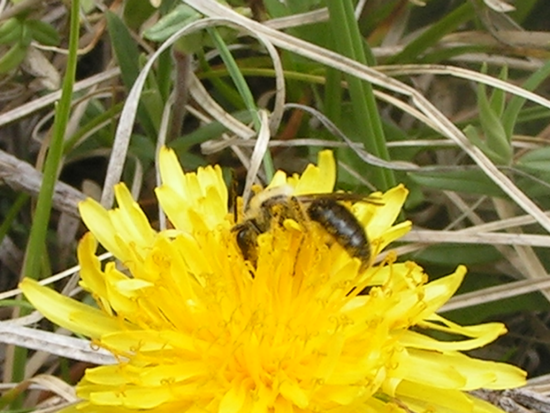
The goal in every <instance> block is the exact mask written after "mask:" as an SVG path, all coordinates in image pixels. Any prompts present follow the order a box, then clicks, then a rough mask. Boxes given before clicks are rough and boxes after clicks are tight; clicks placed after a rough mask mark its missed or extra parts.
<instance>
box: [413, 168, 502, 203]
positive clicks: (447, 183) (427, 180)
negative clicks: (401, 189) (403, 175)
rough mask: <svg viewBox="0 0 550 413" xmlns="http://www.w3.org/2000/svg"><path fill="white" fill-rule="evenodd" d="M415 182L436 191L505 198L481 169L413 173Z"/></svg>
mask: <svg viewBox="0 0 550 413" xmlns="http://www.w3.org/2000/svg"><path fill="white" fill-rule="evenodd" d="M409 177H410V179H411V180H413V181H414V182H416V183H418V184H420V185H423V186H426V187H429V188H434V189H440V190H444V191H456V192H464V193H469V194H480V195H487V196H494V197H504V192H503V191H502V190H501V189H500V188H499V187H498V186H497V185H496V184H495V183H494V182H493V181H492V180H491V179H489V178H488V177H487V175H485V174H484V173H483V172H482V171H480V170H479V169H467V170H459V171H448V172H447V171H445V172H433V173H420V172H411V173H409Z"/></svg>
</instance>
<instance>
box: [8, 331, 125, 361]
mask: <svg viewBox="0 0 550 413" xmlns="http://www.w3.org/2000/svg"><path fill="white" fill-rule="evenodd" d="M0 336H1V337H2V339H1V341H2V342H3V343H5V344H14V345H17V346H20V347H25V348H29V349H32V350H40V351H46V352H48V353H50V354H56V355H58V356H61V357H67V358H70V359H74V360H80V361H87V362H89V363H94V364H114V363H116V359H115V357H113V355H112V354H111V353H109V352H108V351H107V350H105V349H101V348H92V346H91V342H90V341H89V340H81V339H78V338H74V337H66V336H63V335H60V334H55V333H50V332H48V331H42V330H36V329H33V328H28V327H23V326H19V325H17V324H15V323H13V322H3V323H0Z"/></svg>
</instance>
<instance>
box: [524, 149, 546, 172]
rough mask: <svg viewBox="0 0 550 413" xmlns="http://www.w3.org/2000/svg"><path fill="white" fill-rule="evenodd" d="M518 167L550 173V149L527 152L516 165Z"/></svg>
mask: <svg viewBox="0 0 550 413" xmlns="http://www.w3.org/2000/svg"><path fill="white" fill-rule="evenodd" d="M516 166H517V167H524V168H526V169H529V170H532V171H533V170H534V171H542V172H550V147H544V148H539V149H534V150H532V151H529V152H527V153H526V154H525V155H523V156H522V157H521V158H519V159H518V161H517V163H516Z"/></svg>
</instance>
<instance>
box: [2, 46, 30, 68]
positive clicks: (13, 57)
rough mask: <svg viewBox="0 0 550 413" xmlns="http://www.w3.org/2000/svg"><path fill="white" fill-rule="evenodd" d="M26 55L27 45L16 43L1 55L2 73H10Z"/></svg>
mask: <svg viewBox="0 0 550 413" xmlns="http://www.w3.org/2000/svg"><path fill="white" fill-rule="evenodd" d="M26 55H27V47H26V46H22V45H21V44H19V43H17V44H14V45H13V46H12V47H10V48H9V49H8V51H7V52H6V53H4V54H3V55H2V56H1V57H0V74H4V73H8V72H9V71H11V70H12V69H15V68H16V67H17V66H19V63H21V62H22V61H23V59H24V58H25V56H26Z"/></svg>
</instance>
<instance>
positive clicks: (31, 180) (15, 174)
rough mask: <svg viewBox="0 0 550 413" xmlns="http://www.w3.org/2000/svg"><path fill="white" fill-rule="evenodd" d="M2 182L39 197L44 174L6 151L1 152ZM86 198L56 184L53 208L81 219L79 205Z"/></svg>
mask: <svg viewBox="0 0 550 413" xmlns="http://www.w3.org/2000/svg"><path fill="white" fill-rule="evenodd" d="M0 180H1V181H3V182H4V183H5V184H6V185H9V186H10V187H11V188H12V189H13V190H15V191H22V192H25V193H27V194H30V195H32V196H37V195H38V192H39V191H40V186H41V185H42V173H41V172H38V171H37V170H36V169H35V168H33V167H32V166H31V165H29V164H28V163H26V162H23V161H20V160H19V159H17V158H16V157H15V156H12V155H10V154H8V153H6V152H4V151H0ZM85 198H86V196H85V195H84V194H83V193H82V192H80V191H78V190H76V189H74V188H73V187H72V186H69V185H67V184H65V183H63V182H59V181H58V182H57V183H56V184H55V192H54V196H53V207H54V208H55V209H56V210H58V211H62V212H65V213H67V214H69V215H70V216H72V217H75V218H79V215H78V208H77V206H78V203H79V202H80V201H82V200H83V199H85Z"/></svg>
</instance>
